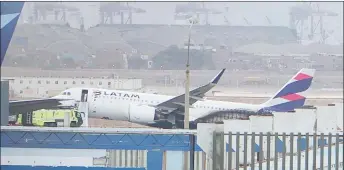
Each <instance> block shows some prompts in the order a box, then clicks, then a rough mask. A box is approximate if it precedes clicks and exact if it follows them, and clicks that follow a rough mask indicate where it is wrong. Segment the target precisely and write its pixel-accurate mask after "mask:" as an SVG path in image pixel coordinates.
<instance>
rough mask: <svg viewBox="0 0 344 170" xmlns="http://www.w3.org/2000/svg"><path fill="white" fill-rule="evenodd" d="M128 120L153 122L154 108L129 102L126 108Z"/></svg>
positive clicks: (141, 122) (142, 122)
mask: <svg viewBox="0 0 344 170" xmlns="http://www.w3.org/2000/svg"><path fill="white" fill-rule="evenodd" d="M128 113H129V114H128V115H129V121H130V122H135V123H140V124H148V123H153V122H154V116H155V108H154V107H151V106H146V105H136V104H130V105H129V109H128Z"/></svg>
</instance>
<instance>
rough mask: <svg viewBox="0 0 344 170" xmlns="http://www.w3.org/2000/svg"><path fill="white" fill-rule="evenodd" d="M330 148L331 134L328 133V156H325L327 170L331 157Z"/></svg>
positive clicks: (329, 167) (329, 166)
mask: <svg viewBox="0 0 344 170" xmlns="http://www.w3.org/2000/svg"><path fill="white" fill-rule="evenodd" d="M331 147H332V133H329V134H328V154H327V155H328V156H327V162H328V163H327V164H328V165H327V168H328V169H329V170H331V157H332V155H331V154H332V153H331V152H332V150H331Z"/></svg>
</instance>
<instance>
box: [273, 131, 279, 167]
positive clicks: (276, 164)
mask: <svg viewBox="0 0 344 170" xmlns="http://www.w3.org/2000/svg"><path fill="white" fill-rule="evenodd" d="M278 140H279V138H278V133H275V155H274V170H278V151H277V146H278V145H277V142H278Z"/></svg>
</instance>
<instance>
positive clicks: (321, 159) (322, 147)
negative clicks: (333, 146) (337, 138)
mask: <svg viewBox="0 0 344 170" xmlns="http://www.w3.org/2000/svg"><path fill="white" fill-rule="evenodd" d="M320 141H321V143H320V144H319V145H320V169H321V170H322V169H323V168H324V145H325V142H324V133H321V134H320Z"/></svg>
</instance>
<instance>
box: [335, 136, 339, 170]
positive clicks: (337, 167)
mask: <svg viewBox="0 0 344 170" xmlns="http://www.w3.org/2000/svg"><path fill="white" fill-rule="evenodd" d="M335 159H336V161H335V164H336V170H339V134H338V133H337V134H336V156H335Z"/></svg>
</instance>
